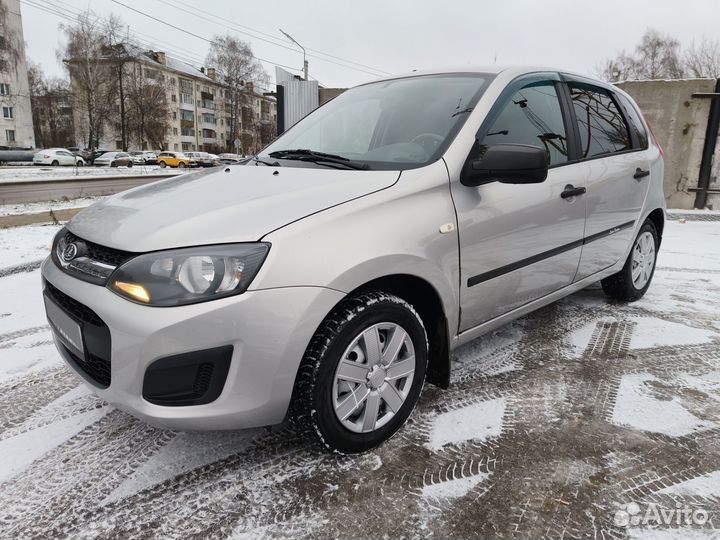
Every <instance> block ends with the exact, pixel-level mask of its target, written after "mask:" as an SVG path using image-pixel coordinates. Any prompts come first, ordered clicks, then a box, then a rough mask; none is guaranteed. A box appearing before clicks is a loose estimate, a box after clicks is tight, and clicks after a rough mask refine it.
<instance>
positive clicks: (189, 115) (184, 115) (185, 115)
mask: <svg viewBox="0 0 720 540" xmlns="http://www.w3.org/2000/svg"><path fill="white" fill-rule="evenodd" d="M180 120H189V121H191V122H192V121H194V120H195V113H193V112H192V111H186V110H185V109H182V110H180Z"/></svg>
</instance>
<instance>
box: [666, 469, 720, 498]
mask: <svg viewBox="0 0 720 540" xmlns="http://www.w3.org/2000/svg"><path fill="white" fill-rule="evenodd" d="M658 493H663V494H668V495H688V496H691V497H720V471H714V472H711V473H708V474H705V475H703V476H698V477H697V478H692V479H690V480H686V481H684V482H680V483H679V484H675V485H674V486H670V487H666V488H664V489H661V490H660V491H658Z"/></svg>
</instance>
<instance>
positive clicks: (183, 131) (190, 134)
mask: <svg viewBox="0 0 720 540" xmlns="http://www.w3.org/2000/svg"><path fill="white" fill-rule="evenodd" d="M180 134H181V135H182V136H183V137H194V136H195V130H194V129H190V128H182V129H181V130H180Z"/></svg>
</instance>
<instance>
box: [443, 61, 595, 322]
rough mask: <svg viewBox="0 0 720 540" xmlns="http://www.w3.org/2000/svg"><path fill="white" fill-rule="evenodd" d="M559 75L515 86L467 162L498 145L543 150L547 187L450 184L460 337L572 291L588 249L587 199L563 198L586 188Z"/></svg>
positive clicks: (483, 130) (523, 80)
mask: <svg viewBox="0 0 720 540" xmlns="http://www.w3.org/2000/svg"><path fill="white" fill-rule="evenodd" d="M559 79H560V78H559V76H558V75H557V74H554V73H545V74H533V75H531V76H524V77H521V78H519V79H516V80H515V81H513V83H511V84H510V85H509V86H508V87H507V88H506V89H505V91H503V93H502V94H501V95H500V97H499V98H498V100H497V102H496V103H495V105H494V106H493V108H492V109H491V111H490V113H489V114H488V115H487V117H486V119H485V121H484V122H483V124H482V126H481V127H480V129H479V131H478V133H477V135H476V140H475V143H474V145H473V148H472V150H471V151H470V156H469V157H468V159H478V157H481V156H482V154H483V153H484V150H485V149H487V148H488V147H489V146H492V145H494V144H498V143H516V144H530V145H534V146H538V147H540V148H544V149H545V150H546V152H547V155H548V158H549V164H550V169H549V173H548V177H547V179H546V180H545V181H544V182H543V183H540V184H522V185H520V184H503V183H499V182H492V183H488V184H485V185H481V186H479V187H468V186H464V185H462V184H461V183H460V182H457V181H456V182H451V190H452V195H453V200H454V202H455V206H456V211H457V218H458V232H459V240H460V265H461V270H460V271H461V281H460V304H461V316H460V328H459V330H460V331H461V332H462V331H464V330H468V329H470V328H472V327H474V326H477V325H479V324H482V323H484V322H486V321H489V320H491V319H493V318H495V317H498V316H500V315H503V314H504V313H507V312H509V311H512V310H513V309H515V308H518V307H520V306H522V305H523V304H526V303H528V302H531V301H533V300H536V299H538V298H540V297H542V296H545V295H547V294H549V293H552V292H553V291H556V290H558V289H560V288H562V287H564V286H566V285H569V284H570V283H572V281H573V279H574V277H575V274H576V271H577V267H578V263H579V261H580V253H581V249H582V238H583V230H584V227H585V199H584V198H583V196H582V195H579V196H575V197H566V198H563V197H562V196H561V194H562V193H563V191H566V189H567V188H568V186H571V187H575V188H581V187H583V185H584V181H585V178H584V171H583V170H582V169H581V167H583V165H579V164H577V163H571V162H570V156H572V155H573V154H574V151H575V149H574V145H575V136H574V131H573V130H574V125H573V124H572V123H571V118H570V115H569V110H568V109H569V107H568V105H567V100H566V99H565V100H564V101H563V100H561V97H562V96H564V92H565V90H564V87H563V85H562V83H561V82H560V80H559Z"/></svg>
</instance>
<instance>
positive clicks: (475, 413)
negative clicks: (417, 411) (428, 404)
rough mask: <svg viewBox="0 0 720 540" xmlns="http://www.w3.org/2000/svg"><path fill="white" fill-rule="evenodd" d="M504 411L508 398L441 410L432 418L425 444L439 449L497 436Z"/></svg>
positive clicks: (500, 428) (500, 429) (433, 448)
mask: <svg viewBox="0 0 720 540" xmlns="http://www.w3.org/2000/svg"><path fill="white" fill-rule="evenodd" d="M504 415H505V398H497V399H491V400H488V401H481V402H480V403H476V404H473V405H468V406H467V407H463V408H461V409H457V410H454V411H449V412H445V413H440V414H438V415H437V416H436V417H435V419H434V420H433V425H432V429H431V431H430V440H429V442H428V443H427V444H426V446H427V447H428V448H430V449H432V450H439V449H441V448H442V447H443V446H445V445H447V444H453V443H459V442H463V441H468V440H473V439H474V440H480V441H484V440H487V439H490V438H492V437H498V436H499V435H500V433H501V431H502V421H503V416H504Z"/></svg>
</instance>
